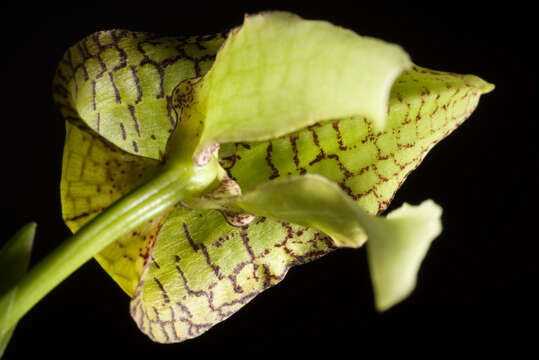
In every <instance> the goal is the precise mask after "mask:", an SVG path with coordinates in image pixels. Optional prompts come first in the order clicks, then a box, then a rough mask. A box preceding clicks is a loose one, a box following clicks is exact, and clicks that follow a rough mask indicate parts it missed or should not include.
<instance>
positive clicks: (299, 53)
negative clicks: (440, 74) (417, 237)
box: [173, 12, 412, 163]
mask: <svg viewBox="0 0 539 360" xmlns="http://www.w3.org/2000/svg"><path fill="white" fill-rule="evenodd" d="M411 66H412V63H411V61H410V58H409V56H408V54H406V52H405V51H404V50H403V49H402V48H401V47H400V46H397V45H394V44H390V43H387V42H385V41H382V40H379V39H374V38H370V37H364V36H359V35H357V34H356V33H354V32H353V31H351V30H347V29H344V28H341V27H337V26H335V25H332V24H330V23H328V22H325V21H312V20H304V19H302V18H300V17H298V16H296V15H293V14H290V13H285V12H267V13H262V14H257V15H251V16H246V18H245V22H244V24H243V26H241V27H240V28H237V29H235V30H233V31H231V32H230V34H229V36H228V38H227V39H226V41H225V42H224V43H223V45H222V47H221V49H220V51H219V52H218V53H217V56H216V59H215V63H214V64H213V66H212V68H211V69H210V70H209V72H208V73H207V74H206V75H204V77H202V78H201V79H199V80H197V81H195V82H193V81H186V82H184V83H183V84H181V85H180V86H179V87H178V88H177V89H176V91H175V93H174V94H173V98H174V99H175V100H174V101H175V107H176V109H177V112H178V113H179V114H180V118H185V117H191V116H195V117H197V118H199V119H200V120H199V121H201V122H203V123H204V129H203V132H202V134H201V135H200V136H201V138H200V144H199V146H198V148H197V150H196V151H195V162H197V163H201V162H202V161H201V158H207V157H205V156H204V154H205V149H207V148H208V147H209V146H211V145H212V144H215V143H226V142H238V141H259V140H268V139H271V138H275V137H278V136H281V135H284V134H287V133H290V132H293V131H295V130H299V129H302V128H305V127H306V126H309V125H312V124H315V123H317V122H320V121H323V120H329V119H335V118H342V117H347V116H354V115H356V116H359V115H361V116H365V117H367V118H368V119H369V120H370V121H372V122H373V123H374V124H375V126H376V128H383V127H384V124H385V120H386V116H387V104H388V100H389V95H390V90H391V87H392V85H393V82H394V81H395V79H396V78H397V77H398V76H399V75H400V73H401V72H402V71H404V70H406V69H409V68H411ZM186 107H191V109H186ZM180 121H184V120H180Z"/></svg>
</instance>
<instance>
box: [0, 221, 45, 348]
mask: <svg viewBox="0 0 539 360" xmlns="http://www.w3.org/2000/svg"><path fill="white" fill-rule="evenodd" d="M36 227H37V224H36V223H35V222H31V223H28V224H26V225H25V226H23V227H22V228H21V229H20V230H19V231H18V232H17V233H16V234H15V235H13V236H12V237H11V238H10V239H9V241H8V242H7V243H6V244H5V245H4V246H3V247H2V249H0V273H1V274H2V281H1V282H0V295H2V294H4V293H7V291H8V290H10V289H11V287H12V286H13V285H14V284H15V283H17V281H18V280H19V279H20V278H21V277H22V276H23V275H24V273H25V272H26V271H27V270H28V265H29V264H30V256H31V253H32V247H33V245H34V237H35V233H36ZM10 294H11V296H6V297H2V298H1V299H2V300H1V301H0V358H1V357H2V356H3V354H4V351H5V349H6V347H7V345H8V343H9V340H10V339H11V336H12V335H13V331H14V330H15V325H14V326H10V327H9V328H8V327H7V325H6V324H7V323H8V318H9V316H10V312H11V307H12V306H13V300H14V298H15V294H16V290H15V291H12V292H10Z"/></svg>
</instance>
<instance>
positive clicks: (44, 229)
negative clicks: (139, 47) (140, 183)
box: [0, 1, 538, 359]
mask: <svg viewBox="0 0 539 360" xmlns="http://www.w3.org/2000/svg"><path fill="white" fill-rule="evenodd" d="M375 3H376V2H368V3H367V2H361V1H357V2H349V3H346V2H342V3H339V2H334V1H331V2H327V3H326V4H325V5H316V4H315V3H305V4H296V5H290V3H288V4H280V3H278V2H271V3H266V4H262V5H253V4H252V3H251V4H249V3H247V4H236V3H226V4H225V3H221V4H220V5H216V4H213V3H209V2H206V1H198V2H194V1H191V2H189V3H188V4H182V3H181V2H176V3H174V5H171V4H166V3H161V2H157V1H156V2H146V3H144V4H138V3H129V4H128V5H127V6H125V7H118V8H111V7H109V6H106V7H101V8H86V9H66V8H55V9H51V8H48V9H40V8H35V7H33V6H30V4H28V7H27V8H18V9H3V10H2V15H3V16H2V24H1V36H2V39H1V41H0V49H1V50H0V51H1V54H2V55H1V59H2V67H1V70H2V76H1V78H0V89H1V91H2V95H1V98H0V99H1V101H2V103H1V107H0V123H1V126H0V137H1V141H0V145H1V154H2V162H1V163H0V166H1V170H0V173H1V178H2V182H3V185H2V187H1V189H0V190H1V192H0V194H1V201H0V206H1V217H0V220H1V222H2V226H1V228H0V244H1V243H3V242H4V241H5V240H6V239H7V238H8V237H9V236H10V235H11V234H13V233H14V232H15V231H16V230H17V229H18V228H19V227H20V226H22V225H23V224H25V223H26V222H28V221H32V220H33V221H37V222H38V224H39V226H38V233H37V238H36V243H35V250H34V253H33V257H32V264H35V263H36V262H37V261H38V260H39V259H41V258H43V257H44V256H45V255H46V254H47V253H48V252H50V251H51V250H52V249H53V248H55V247H56V246H57V245H58V244H60V242H61V241H62V240H64V239H65V238H66V237H67V236H68V235H69V232H68V230H67V228H66V227H65V225H63V223H62V221H61V214H60V202H59V190H58V186H59V179H60V165H61V155H62V147H63V137H64V125H63V121H62V120H61V118H60V115H59V113H58V112H57V110H56V109H55V107H54V106H53V103H52V96H51V86H50V85H51V81H52V77H53V74H54V72H55V68H56V65H57V63H58V62H59V60H60V58H61V57H62V55H63V52H64V51H65V50H66V49H67V47H69V46H71V45H73V44H74V43H76V42H77V41H78V40H80V39H81V38H83V37H84V36H86V35H88V34H91V33H93V32H95V31H97V30H104V29H111V28H125V29H129V30H136V31H149V32H155V33H163V34H168V35H184V34H185V35H187V34H193V35H195V34H211V33H215V32H218V31H222V30H225V29H228V28H230V27H232V26H236V25H239V24H241V22H242V17H243V14H244V13H246V12H247V13H253V12H257V11H260V10H268V9H282V10H290V11H293V12H295V13H297V14H299V15H301V16H303V17H305V18H312V19H323V20H328V21H330V22H333V23H335V24H338V25H341V26H343V27H347V28H350V29H353V30H355V31H356V32H358V33H360V34H363V35H369V36H375V37H379V38H382V39H385V40H388V41H391V42H395V43H398V44H400V45H402V46H403V47H404V48H405V49H406V50H407V51H408V52H409V54H410V55H411V57H412V60H413V61H414V62H415V63H416V64H418V65H422V66H425V67H430V68H433V69H437V70H446V71H452V72H458V73H472V74H476V75H478V76H481V77H482V78H484V79H485V80H487V81H489V82H492V83H494V84H495V85H496V89H495V90H494V92H492V93H490V94H488V95H485V96H484V97H482V98H481V101H480V104H479V107H478V109H477V110H476V111H475V112H474V113H473V115H472V116H471V117H470V119H468V121H466V122H465V123H464V124H463V125H462V126H461V127H460V128H458V129H457V130H456V131H455V132H454V133H453V134H452V135H451V136H450V137H448V138H447V139H446V140H444V141H442V142H441V143H440V144H438V145H437V146H436V147H435V148H434V149H433V150H432V151H431V153H430V154H429V155H428V156H427V158H426V159H425V161H424V162H423V164H422V165H421V166H420V167H419V168H418V169H417V170H416V171H415V172H414V173H412V175H411V176H410V177H409V178H408V180H407V182H406V183H405V184H404V186H403V187H402V188H401V190H399V192H398V193H397V196H396V197H395V200H394V202H393V204H392V208H393V207H396V206H399V205H400V204H402V202H403V201H407V202H410V203H419V202H420V201H422V200H424V199H426V198H433V199H434V200H435V201H436V202H437V203H439V204H441V205H442V206H443V208H444V215H443V222H444V231H443V233H442V235H441V236H440V237H439V238H438V239H437V240H436V241H435V242H434V243H433V245H432V247H431V250H430V252H429V254H428V256H427V258H426V260H425V262H424V263H423V266H422V269H421V272H420V274H419V282H418V285H417V289H416V290H415V292H414V293H413V295H412V296H411V297H410V298H408V299H407V300H406V301H404V302H403V303H401V304H399V305H398V306H396V307H394V308H393V309H391V310H390V311H388V312H386V313H383V314H378V313H376V312H375V311H374V306H373V300H372V289H371V284H370V280H369V276H368V269H367V263H366V256H365V250H364V249H361V250H356V251H353V250H340V251H336V252H334V253H332V254H330V255H327V256H325V257H324V258H322V259H320V260H318V261H316V262H313V263H311V264H307V265H303V266H300V267H297V268H294V269H292V270H291V271H290V272H289V274H288V276H287V278H286V279H285V280H284V281H283V282H282V283H281V284H279V285H277V286H276V287H274V288H272V289H270V290H268V291H266V292H264V293H263V294H261V295H259V296H258V297H257V298H255V299H254V300H253V301H252V302H251V303H249V304H248V305H247V306H245V307H244V308H243V309H242V310H241V311H239V312H238V313H237V314H235V315H234V316H232V317H231V318H230V319H228V320H226V321H225V322H223V323H221V324H219V325H217V326H215V327H214V328H213V329H211V330H210V331H208V332H207V333H205V334H204V335H202V336H201V337H199V338H196V339H194V340H189V341H187V342H185V343H181V344H173V345H159V344H154V343H152V342H151V341H150V340H149V339H148V338H146V336H145V335H143V334H142V333H140V332H139V331H138V329H137V327H136V325H135V324H134V322H133V321H132V320H131V318H130V317H129V313H128V302H129V299H128V297H127V296H126V295H125V294H124V293H123V292H122V291H121V290H120V288H119V287H117V286H116V285H115V283H114V282H113V281H112V280H111V279H110V278H109V277H108V276H107V275H106V274H105V273H104V272H103V271H102V270H101V269H100V268H99V266H98V265H97V263H96V262H95V261H93V260H92V261H90V262H89V263H87V264H85V265H84V266H82V268H81V269H80V270H78V271H77V272H75V273H74V274H72V275H71V276H70V277H69V278H68V279H67V280H65V281H64V282H63V283H62V284H61V285H60V286H58V287H57V288H56V289H55V290H54V291H52V292H51V293H50V294H49V295H48V296H47V297H46V298H44V299H43V300H42V301H41V302H40V303H39V304H38V305H37V306H35V307H34V308H33V309H32V310H31V311H30V312H29V313H28V314H27V315H26V316H25V317H24V318H23V320H22V321H21V322H20V323H19V325H18V327H17V330H16V332H15V335H14V337H13V339H12V342H11V344H10V345H9V347H8V349H7V352H6V354H5V358H6V359H23V358H28V356H30V355H34V356H35V355H36V351H37V353H38V354H40V355H41V356H44V357H45V358H49V357H50V358H57V359H64V358H72V357H76V356H100V357H102V358H110V357H112V355H114V354H123V355H125V357H126V358H127V357H128V356H129V357H131V358H135V359H138V358H146V357H147V356H156V357H157V356H162V355H165V356H167V357H171V356H174V357H178V358H180V357H182V356H193V355H197V356H200V355H204V354H206V353H208V354H209V353H217V352H219V353H231V354H235V355H239V356H244V357H247V356H249V357H252V356H256V353H259V352H267V351H277V352H279V351H280V352H282V353H283V354H285V355H286V354H290V353H296V354H311V353H312V354H316V353H320V352H322V351H324V350H330V351H332V352H339V351H342V352H345V351H349V350H350V351H352V352H351V353H350V354H351V356H354V357H359V356H362V355H363V354H364V353H387V352H420V351H424V352H428V353H430V354H431V355H433V356H436V357H438V356H439V355H440V354H445V353H447V352H453V351H455V352H464V351H466V352H464V353H467V351H468V350H470V349H472V350H474V351H478V352H492V351H496V352H497V351H499V350H509V351H511V352H514V351H516V352H520V351H525V350H527V349H530V348H533V347H532V345H533V341H536V335H537V330H536V328H534V327H535V326H536V321H537V318H536V316H535V315H536V308H537V296H535V295H534V290H535V288H536V287H537V283H538V281H537V262H536V257H537V252H536V250H537V248H538V247H537V245H536V242H537V225H536V222H535V221H534V220H533V219H532V217H533V216H532V214H533V213H534V210H535V209H534V206H535V205H536V204H537V203H536V202H535V200H534V198H533V197H534V193H533V192H528V189H527V186H528V185H529V183H531V182H532V181H533V179H534V178H536V176H535V175H534V172H533V170H534V169H535V168H536V164H537V160H536V157H535V155H534V154H533V153H532V148H535V146H534V145H535V144H536V141H534V140H533V137H534V136H535V132H534V130H533V129H532V128H534V127H535V123H536V122H537V116H536V115H533V111H536V109H537V90H536V88H535V86H536V83H537V71H536V70H535V69H534V68H533V67H532V66H536V64H535V62H536V61H535V60H533V58H537V55H535V54H534V53H533V51H534V50H535V47H536V40H535V35H536V34H535V33H534V31H535V25H536V24H534V23H533V22H532V16H531V15H529V14H530V13H531V12H532V9H528V8H526V7H523V6H521V5H520V4H519V3H517V2H511V3H506V2H497V3H496V4H497V5H493V3H491V4H489V5H478V4H475V3H473V2H471V1H470V2H457V3H455V2H451V3H449V4H446V3H439V4H438V3H436V2H431V3H430V4H428V5H423V4H419V3H414V4H404V3H399V4H390V3H385V5H376V4H375ZM502 4H503V5H502Z"/></svg>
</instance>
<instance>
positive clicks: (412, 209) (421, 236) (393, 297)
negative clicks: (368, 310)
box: [367, 200, 442, 311]
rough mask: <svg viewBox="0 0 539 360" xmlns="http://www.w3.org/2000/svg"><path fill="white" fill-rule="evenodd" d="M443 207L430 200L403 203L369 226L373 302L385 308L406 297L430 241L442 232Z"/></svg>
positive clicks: (413, 285) (383, 309)
mask: <svg viewBox="0 0 539 360" xmlns="http://www.w3.org/2000/svg"><path fill="white" fill-rule="evenodd" d="M441 215H442V208H441V207H440V206H439V205H437V204H436V203H435V202H433V201H432V200H426V201H424V202H423V203H421V204H420V205H418V206H411V205H409V204H406V203H405V204H404V205H403V206H402V207H400V208H399V209H397V210H395V211H392V212H391V213H389V214H388V215H387V218H385V219H376V221H374V222H372V223H371V224H370V225H371V227H370V228H369V230H370V231H369V241H368V242H367V257H368V262H369V269H370V273H371V279H372V283H373V289H374V296H375V305H376V309H377V310H379V311H385V310H387V309H389V308H390V307H392V306H393V305H395V304H397V303H398V302H400V301H402V300H403V299H405V298H406V297H407V296H408V295H409V294H410V293H411V292H412V291H413V289H414V287H415V285H416V279H417V273H418V271H419V267H420V265H421V262H422V261H423V259H424V258H425V255H426V254H427V251H428V249H429V246H430V244H431V243H432V241H433V240H434V239H435V238H436V237H437V236H438V235H439V234H440V233H441V231H442V223H441Z"/></svg>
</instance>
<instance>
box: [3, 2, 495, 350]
mask: <svg viewBox="0 0 539 360" xmlns="http://www.w3.org/2000/svg"><path fill="white" fill-rule="evenodd" d="M492 89H493V85H491V84H489V83H487V82H485V81H483V80H482V79H480V78H478V77H476V76H473V75H458V74H454V73H448V72H442V71H434V70H429V69H426V68H423V67H420V66H417V65H414V64H413V63H412V61H411V60H410V57H409V55H408V54H407V53H406V52H405V51H404V50H403V49H402V48H401V47H400V46H398V45H395V44H390V43H387V42H385V41H383V40H379V39H375V38H370V37H366V36H360V35H357V34H356V33H354V32H352V31H350V30H347V29H344V28H341V27H338V26H335V25H332V24H330V23H328V22H324V21H311V20H304V19H302V18H300V17H298V16H296V15H293V14H290V13H285V12H266V13H261V14H256V15H250V16H246V17H245V20H244V23H243V25H242V26H240V27H237V28H235V29H233V30H231V31H229V32H227V33H223V34H215V35H209V36H194V37H162V36H158V35H153V34H147V33H139V32H131V31H127V30H111V31H102V32H98V33H95V34H93V35H90V36H88V37H87V38H85V39H83V40H81V41H80V42H79V43H77V44H76V45H75V46H73V47H71V48H70V49H68V50H67V52H66V53H65V56H64V58H63V59H62V61H61V62H60V64H59V66H58V70H57V72H56V75H55V79H54V82H53V93H54V99H55V102H56V104H57V105H58V107H59V109H60V112H61V114H62V116H63V118H64V119H65V121H66V141H65V147H64V157H63V165H62V179H61V197H62V214H63V218H64V220H65V223H66V224H67V226H68V227H69V228H70V229H71V230H72V231H73V232H74V235H73V237H72V238H70V239H69V240H67V241H66V242H65V243H64V244H63V245H62V246H61V247H60V248H58V249H56V250H55V251H54V252H53V253H52V254H51V255H50V256H49V257H47V258H46V259H44V260H43V262H41V263H39V264H38V265H37V266H35V267H34V268H33V269H31V271H30V272H28V273H27V275H26V276H25V277H23V278H22V279H21V280H19V281H18V282H14V285H13V284H10V285H9V288H10V289H11V290H9V291H6V292H5V293H4V294H3V295H2V298H0V309H2V311H4V314H5V315H4V317H3V318H2V319H0V321H1V322H0V330H2V332H1V333H0V338H1V336H5V335H4V334H7V332H8V331H10V330H11V329H12V328H13V327H14V326H15V324H16V323H17V321H18V320H19V319H20V318H21V317H22V316H23V315H24V313H25V312H26V311H28V310H29V309H30V308H31V307H32V306H33V305H34V304H35V303H36V302H37V301H39V299H40V298H41V297H43V296H44V295H45V294H46V293H47V292H49V291H50V290H51V289H52V288H54V287H55V286H56V285H57V284H58V283H59V282H61V281H62V280H63V279H64V278H65V277H67V276H68V275H69V274H70V273H72V272H73V271H75V270H76V269H77V268H78V267H79V266H80V265H82V264H83V263H84V262H86V261H87V260H89V259H90V258H92V257H95V259H96V260H97V261H98V262H99V264H100V265H101V266H102V267H103V269H104V270H105V271H106V272H107V273H108V274H109V275H110V276H111V277H112V278H113V279H114V280H115V281H116V282H117V283H118V285H119V286H120V287H121V288H122V289H123V291H125V293H126V294H127V295H129V296H130V297H131V303H130V312H131V315H132V318H133V320H134V321H135V322H136V324H137V325H138V327H139V328H140V330H141V331H142V332H144V333H145V334H146V335H148V336H149V337H150V338H151V339H152V340H154V341H157V342H162V343H171V342H180V341H183V340H185V339H189V338H193V337H196V336H198V335H200V334H202V333H204V332H205V331H207V330H208V329H210V328H211V327H212V326H213V325H215V324H217V323H219V322H220V321H223V320H225V319H226V318H228V317H229V316H231V315H232V314H234V313H235V312H236V311H238V310H239V309H240V308H241V307H242V306H244V305H245V304H246V303H248V302H249V301H250V300H252V299H253V298H254V297H255V296H256V295H258V294H259V293H261V292H262V291H264V290H266V289H268V288H270V287H271V286H273V285H275V284H277V283H278V282H280V281H281V280H283V278H284V277H285V275H286V273H287V271H288V270H289V269H290V268H291V267H292V266H294V265H298V264H303V263H306V262H308V261H312V260H315V259H317V258H319V257H321V256H323V255H325V254H327V253H329V252H331V251H333V250H335V249H338V248H342V247H346V248H359V247H361V246H363V245H364V244H366V247H367V249H366V251H367V255H368V261H369V269H370V273H371V278H372V282H373V289H374V295H375V305H376V308H377V309H378V310H380V311H384V310H386V309H388V308H390V307H392V306H394V305H395V304H397V303H398V302H400V301H401V300H403V299H404V298H405V297H407V296H408V295H409V294H410V293H411V292H412V291H413V288H414V286H415V283H416V278H417V273H418V270H419V267H420V265H421V262H422V260H423V258H424V257H425V255H426V253H427V251H428V248H429V246H430V244H431V242H432V241H433V240H434V239H435V238H436V237H437V236H438V234H439V233H440V232H441V230H442V225H441V213H442V210H441V207H440V206H439V205H437V204H435V203H434V202H433V201H432V200H426V201H424V202H423V203H421V204H419V205H409V204H404V205H403V206H402V207H400V208H398V209H396V210H394V211H392V212H390V213H389V214H387V215H386V216H382V214H383V212H384V210H385V209H386V208H387V207H388V206H389V204H390V202H391V200H392V198H393V196H394V194H395V192H396V191H397V190H398V188H399V187H400V186H401V184H402V183H403V182H404V181H405V179H406V177H407V176H408V174H410V172H411V171H413V170H414V169H415V168H416V167H417V166H418V165H419V164H420V163H421V161H422V160H423V158H424V157H425V156H426V155H427V153H428V152H429V150H430V149H431V148H432V147H433V146H434V145H435V144H436V143H438V142H439V141H440V140H442V139H443V138H444V137H446V136H447V135H449V134H450V133H451V132H452V131H453V130H454V129H455V128H456V127H458V126H459V125H460V124H461V123H462V122H463V121H465V120H466V119H467V118H468V117H469V116H470V115H471V113H472V112H473V110H474V109H475V108H476V106H477V104H478V101H479V97H480V96H481V95H482V94H484V93H487V92H489V91H491V90H492ZM1 264H2V263H1V262H0V265H1ZM6 336H7V335H6Z"/></svg>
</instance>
